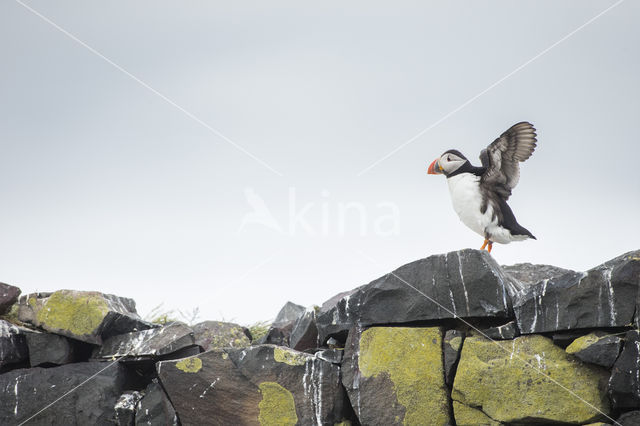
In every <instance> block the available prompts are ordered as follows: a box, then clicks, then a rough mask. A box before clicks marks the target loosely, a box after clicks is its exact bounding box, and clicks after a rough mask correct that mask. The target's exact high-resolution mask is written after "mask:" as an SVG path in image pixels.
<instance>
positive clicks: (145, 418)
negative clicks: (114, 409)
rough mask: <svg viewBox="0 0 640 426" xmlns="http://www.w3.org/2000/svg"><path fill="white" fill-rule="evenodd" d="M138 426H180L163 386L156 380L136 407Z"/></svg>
mask: <svg viewBox="0 0 640 426" xmlns="http://www.w3.org/2000/svg"><path fill="white" fill-rule="evenodd" d="M135 424H136V425H166V426H178V425H179V424H180V423H179V421H178V415H177V414H176V410H174V409H173V405H171V401H169V397H167V394H166V393H164V390H163V389H162V386H160V384H159V383H158V381H157V380H154V381H153V382H151V383H150V384H149V386H147V388H146V389H145V391H144V396H143V397H142V399H141V400H140V401H139V402H138V404H137V406H136V416H135Z"/></svg>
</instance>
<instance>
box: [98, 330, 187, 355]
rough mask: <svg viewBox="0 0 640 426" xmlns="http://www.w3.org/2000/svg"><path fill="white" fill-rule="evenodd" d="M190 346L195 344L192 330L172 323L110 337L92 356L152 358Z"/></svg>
mask: <svg viewBox="0 0 640 426" xmlns="http://www.w3.org/2000/svg"><path fill="white" fill-rule="evenodd" d="M192 346H195V339H194V337H193V330H191V328H190V327H188V326H186V325H184V324H182V323H173V324H169V325H166V326H164V327H160V328H152V329H149V330H143V331H137V332H133V333H126V334H119V335H117V336H113V337H110V338H108V339H107V340H105V341H104V343H103V344H102V346H100V348H98V349H97V350H96V352H95V353H94V354H93V358H94V359H106V360H108V359H113V358H120V357H123V356H128V357H132V358H137V359H140V358H154V357H159V356H163V355H168V354H172V353H175V352H177V351H179V350H182V349H185V348H189V347H192ZM198 352H199V350H198Z"/></svg>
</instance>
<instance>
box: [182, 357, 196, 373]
mask: <svg viewBox="0 0 640 426" xmlns="http://www.w3.org/2000/svg"><path fill="white" fill-rule="evenodd" d="M176 368H177V369H178V370H182V371H184V372H185V373H197V372H198V371H200V369H201V368H202V360H201V359H200V358H198V357H193V358H185V359H183V360H181V361H178V362H176Z"/></svg>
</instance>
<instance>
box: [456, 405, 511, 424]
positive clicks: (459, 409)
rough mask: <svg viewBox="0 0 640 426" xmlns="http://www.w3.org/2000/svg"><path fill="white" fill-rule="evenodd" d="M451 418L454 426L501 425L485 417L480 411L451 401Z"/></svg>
mask: <svg viewBox="0 0 640 426" xmlns="http://www.w3.org/2000/svg"><path fill="white" fill-rule="evenodd" d="M453 417H454V418H455V419H456V426H478V425H483V426H498V425H501V424H502V423H500V422H496V421H495V420H493V419H492V418H491V417H489V416H487V415H486V414H485V413H483V412H482V410H479V409H477V408H473V407H469V406H468V405H464V404H461V403H459V402H458V401H453Z"/></svg>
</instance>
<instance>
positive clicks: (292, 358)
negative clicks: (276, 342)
mask: <svg viewBox="0 0 640 426" xmlns="http://www.w3.org/2000/svg"><path fill="white" fill-rule="evenodd" d="M273 359H274V360H276V361H277V362H283V363H285V364H289V365H305V364H306V362H307V360H308V359H309V356H308V355H306V354H304V353H302V352H297V351H294V350H292V349H287V348H283V347H280V346H276V347H275V348H273Z"/></svg>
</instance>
